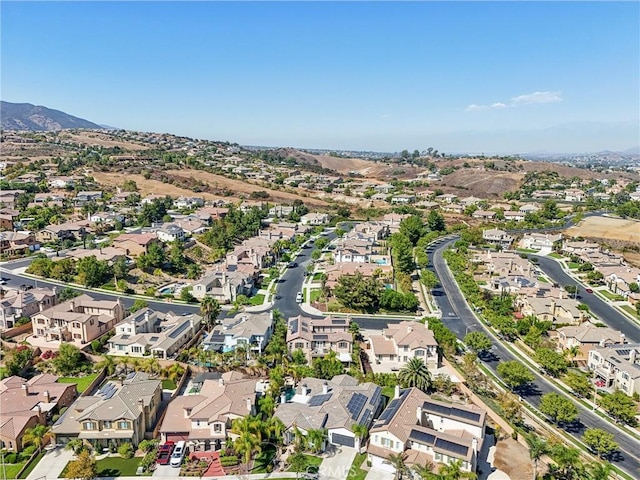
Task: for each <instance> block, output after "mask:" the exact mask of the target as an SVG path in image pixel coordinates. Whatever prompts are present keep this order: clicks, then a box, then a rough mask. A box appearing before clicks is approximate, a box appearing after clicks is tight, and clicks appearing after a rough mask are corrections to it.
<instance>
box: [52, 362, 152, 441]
mask: <svg viewBox="0 0 640 480" xmlns="http://www.w3.org/2000/svg"><path fill="white" fill-rule="evenodd" d="M161 401H162V382H161V381H160V380H151V379H150V378H149V376H148V375H147V374H146V373H143V372H133V373H131V374H129V376H127V378H126V379H125V380H123V381H114V380H112V381H109V382H107V383H105V384H104V385H103V386H102V387H100V390H98V391H97V392H96V393H95V394H94V395H90V396H85V397H80V398H78V399H77V400H76V401H75V402H74V403H73V405H71V406H70V407H69V408H68V409H67V411H66V412H64V413H63V414H62V416H60V418H59V419H58V421H57V422H56V423H54V425H53V427H52V431H53V433H54V434H55V436H56V442H58V443H62V444H66V443H68V442H69V441H70V440H72V439H76V438H78V439H80V440H86V441H88V442H90V443H92V444H95V445H99V446H101V447H103V448H108V447H112V446H114V447H118V446H120V445H122V444H123V443H131V444H132V445H133V446H134V447H136V446H137V445H138V443H140V442H141V441H142V440H144V438H145V432H150V431H151V430H152V429H153V427H154V425H155V423H156V420H157V418H158V414H159V413H160V406H161Z"/></svg>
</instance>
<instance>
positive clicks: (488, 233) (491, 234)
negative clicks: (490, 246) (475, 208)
mask: <svg viewBox="0 0 640 480" xmlns="http://www.w3.org/2000/svg"><path fill="white" fill-rule="evenodd" d="M482 239H483V240H484V241H485V242H489V243H495V244H496V245H500V246H501V247H503V248H509V247H510V246H511V244H512V243H513V236H512V235H509V234H508V233H507V232H505V231H504V230H499V229H497V228H492V229H489V230H483V231H482Z"/></svg>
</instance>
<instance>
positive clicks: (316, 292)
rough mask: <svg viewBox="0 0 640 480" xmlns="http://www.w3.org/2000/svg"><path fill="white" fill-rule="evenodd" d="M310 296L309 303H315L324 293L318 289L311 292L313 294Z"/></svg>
mask: <svg viewBox="0 0 640 480" xmlns="http://www.w3.org/2000/svg"><path fill="white" fill-rule="evenodd" d="M309 295H310V298H309V301H310V302H312V303H313V302H315V301H316V300H318V299H319V298H320V296H321V295H322V291H321V290H318V289H315V290H311V293H310V294H309Z"/></svg>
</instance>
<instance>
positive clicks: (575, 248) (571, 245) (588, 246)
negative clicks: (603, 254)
mask: <svg viewBox="0 0 640 480" xmlns="http://www.w3.org/2000/svg"><path fill="white" fill-rule="evenodd" d="M598 251H600V245H598V244H597V243H595V242H589V241H586V240H584V241H574V240H570V239H568V240H565V241H564V242H562V252H563V253H566V254H568V255H572V254H573V255H578V256H581V255H584V254H589V253H596V252H598Z"/></svg>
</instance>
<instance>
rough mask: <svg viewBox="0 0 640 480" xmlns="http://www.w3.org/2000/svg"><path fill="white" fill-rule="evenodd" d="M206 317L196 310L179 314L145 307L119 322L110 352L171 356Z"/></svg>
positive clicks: (129, 354)
mask: <svg viewBox="0 0 640 480" xmlns="http://www.w3.org/2000/svg"><path fill="white" fill-rule="evenodd" d="M201 323H202V317H201V316H200V315H196V314H195V313H192V314H189V315H176V314H175V313H173V312H167V313H163V312H156V311H154V310H151V309H150V308H144V309H142V310H138V311H137V312H135V313H132V314H131V315H129V316H128V317H127V318H125V319H124V320H122V321H121V322H120V323H118V324H116V326H115V330H116V334H115V335H114V336H113V337H111V338H110V339H109V354H110V355H116V356H117V355H120V356H125V355H126V356H130V357H144V356H148V355H151V356H153V357H156V358H162V359H166V358H171V357H172V356H173V355H175V354H176V353H177V352H178V351H179V350H180V348H181V347H182V346H184V345H185V344H186V343H188V342H189V341H190V340H191V339H192V338H193V337H194V335H195V334H196V333H197V332H198V330H199V329H200V324H201Z"/></svg>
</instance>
